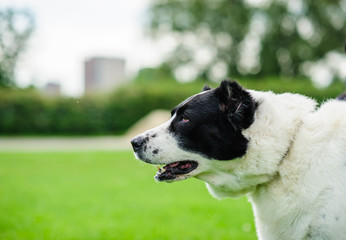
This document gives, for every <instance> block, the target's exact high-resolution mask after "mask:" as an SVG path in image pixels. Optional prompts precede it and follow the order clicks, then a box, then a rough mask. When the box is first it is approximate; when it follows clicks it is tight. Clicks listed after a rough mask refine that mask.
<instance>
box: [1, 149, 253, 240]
mask: <svg viewBox="0 0 346 240" xmlns="http://www.w3.org/2000/svg"><path fill="white" fill-rule="evenodd" d="M0 166H1V171H0V182H1V184H0V196H1V197H0V212H1V214H0V239H3V240H15V239H26V240H34V239H41V240H50V239H52V240H53V239H59V240H72V239H85V240H89V239H90V240H91V239H93V240H96V239H98V240H99V239H102V240H111V239H114V240H118V239H122V240H127V239H128V240H133V239H142V240H146V239H148V240H149V239H150V240H151V239H163V240H174V239H177V240H181V239H200V240H203V239H205V240H209V239H220V240H222V239H236V240H251V239H256V235H255V227H254V221H253V214H252V211H251V206H250V203H249V202H247V200H246V199H245V198H242V199H227V200H222V201H218V200H216V199H214V198H212V197H211V196H210V194H209V193H208V191H207V189H206V188H205V184H204V183H203V182H202V181H198V180H196V179H189V180H186V181H183V182H177V183H173V184H167V183H155V181H154V179H153V175H154V174H155V171H156V169H155V167H153V166H150V165H144V164H140V162H139V161H136V160H135V159H134V157H133V154H132V153H130V152H88V153H85V152H84V153H82V152H76V153H64V152H60V153H57V152H52V153H0Z"/></svg>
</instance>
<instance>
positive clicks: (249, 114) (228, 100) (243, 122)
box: [216, 80, 257, 130]
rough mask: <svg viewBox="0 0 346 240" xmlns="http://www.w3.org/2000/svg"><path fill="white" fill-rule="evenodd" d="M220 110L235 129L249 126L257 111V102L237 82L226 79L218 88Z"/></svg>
mask: <svg viewBox="0 0 346 240" xmlns="http://www.w3.org/2000/svg"><path fill="white" fill-rule="evenodd" d="M216 95H217V96H218V98H219V101H220V105H219V106H220V110H221V111H222V112H223V113H224V114H225V115H226V117H227V119H228V121H229V122H230V123H231V124H232V126H233V127H234V129H235V130H241V129H245V128H248V127H249V126H250V125H251V124H252V122H253V120H254V113H255V111H256V107H257V105H256V103H255V101H254V99H253V98H252V97H251V95H250V93H249V92H248V91H246V90H245V89H243V88H242V87H241V86H240V85H239V84H238V83H237V82H233V81H232V82H231V81H228V80H224V81H222V82H221V84H220V86H219V87H218V88H217V89H216Z"/></svg>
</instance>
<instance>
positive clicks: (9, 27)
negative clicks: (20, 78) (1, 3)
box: [0, 8, 35, 88]
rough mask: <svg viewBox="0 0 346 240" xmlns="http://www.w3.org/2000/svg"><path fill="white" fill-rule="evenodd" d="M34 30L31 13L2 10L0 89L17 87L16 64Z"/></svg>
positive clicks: (9, 9) (0, 19)
mask: <svg viewBox="0 0 346 240" xmlns="http://www.w3.org/2000/svg"><path fill="white" fill-rule="evenodd" d="M34 28H35V23H34V16H33V14H32V13H31V12H30V11H28V10H18V9H12V8H8V9H0V87H6V88H9V87H14V86H15V83H14V73H15V68H16V64H17V61H18V59H19V57H20V56H21V55H22V54H23V52H24V51H25V50H26V47H27V43H28V40H29V39H30V37H31V35H32V33H33V31H34Z"/></svg>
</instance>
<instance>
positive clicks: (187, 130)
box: [169, 80, 257, 160]
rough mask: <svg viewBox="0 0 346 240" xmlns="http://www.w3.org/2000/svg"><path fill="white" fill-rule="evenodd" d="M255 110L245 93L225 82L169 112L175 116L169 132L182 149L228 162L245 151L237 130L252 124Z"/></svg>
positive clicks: (241, 137)
mask: <svg viewBox="0 0 346 240" xmlns="http://www.w3.org/2000/svg"><path fill="white" fill-rule="evenodd" d="M256 107H257V105H256V103H255V101H254V100H253V99H252V97H251V96H250V94H249V93H248V92H247V91H246V90H244V89H243V88H242V87H240V86H239V85H238V84H237V83H236V82H230V81H226V80H225V81H223V82H222V83H221V85H220V87H218V88H216V89H213V90H209V91H206V92H204V93H202V94H199V95H196V96H194V97H192V98H190V99H188V100H187V101H185V102H183V103H182V104H180V105H178V106H177V107H176V108H175V109H173V111H172V115H174V114H176V116H175V118H174V120H173V121H172V123H171V126H170V129H169V130H170V132H171V133H172V134H173V135H174V136H175V137H176V138H177V140H178V144H179V146H180V147H181V148H182V149H184V150H187V151H192V152H196V153H200V154H202V155H204V156H207V157H208V158H211V159H217V160H231V159H234V158H237V157H241V156H243V155H244V154H245V152H246V149H247V144H248V140H247V139H246V138H245V137H244V136H243V135H242V133H241V130H243V129H246V128H248V127H249V126H250V125H251V124H252V123H253V121H254V114H255V111H256Z"/></svg>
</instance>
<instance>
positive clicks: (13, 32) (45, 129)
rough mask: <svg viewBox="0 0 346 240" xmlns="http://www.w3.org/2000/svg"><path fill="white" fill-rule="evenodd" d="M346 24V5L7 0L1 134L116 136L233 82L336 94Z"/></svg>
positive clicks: (1, 27)
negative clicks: (211, 88)
mask: <svg viewBox="0 0 346 240" xmlns="http://www.w3.org/2000/svg"><path fill="white" fill-rule="evenodd" d="M345 22H346V1H345V0H335V1H327V2H323V3H317V2H316V1H303V0H292V1H285V0H247V1H232V2H230V1H208V0H205V1H192V0H191V1H190V0H189V1H159V0H155V1H150V0H145V1H142V0H130V1H127V2H126V3H119V2H117V1H107V0H99V1H93V0H89V1H83V3H82V2H80V1H73V2H70V1H67V0H62V1H58V2H51V1H44V0H35V1H32V0H1V2H0V134H1V135H12V134H16V135H22V134H24V135H27V134H31V135H32V134H38V135H51V134H53V135H90V134H91V135H95V134H96V135H99V134H107V135H114V134H117V135H118V134H122V133H124V132H126V131H127V130H128V128H129V127H130V126H132V124H134V123H135V122H136V121H138V120H139V119H140V118H141V117H143V116H144V115H145V114H147V113H148V112H150V111H151V110H153V109H157V108H163V109H170V108H172V107H173V106H174V105H175V104H176V103H178V102H180V101H181V100H182V99H183V98H185V97H187V96H189V95H191V94H193V93H195V92H197V91H199V89H201V87H202V86H203V85H204V84H205V83H209V84H210V85H212V86H216V84H217V83H218V82H220V81H221V80H223V79H225V78H232V79H236V80H238V81H240V82H241V83H242V84H243V85H244V86H245V87H248V88H254V89H261V90H274V91H278V92H283V91H293V92H299V93H303V94H307V95H309V96H311V97H314V98H316V99H317V100H319V101H322V100H324V99H326V98H328V97H335V96H336V95H338V94H339V93H341V92H342V91H343V89H344V85H345V81H346V54H345V50H344V48H345V42H346V24H345ZM213 84H214V85H213Z"/></svg>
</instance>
